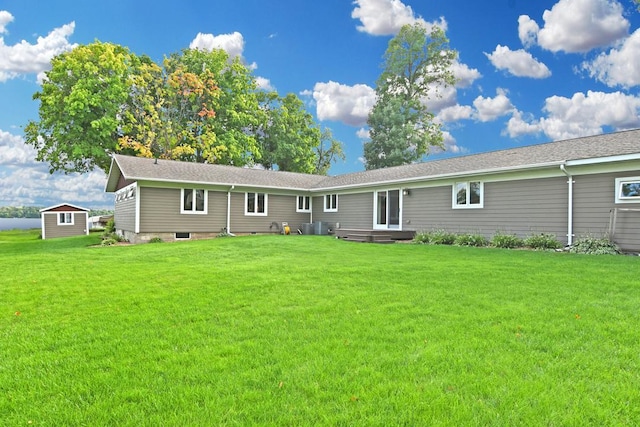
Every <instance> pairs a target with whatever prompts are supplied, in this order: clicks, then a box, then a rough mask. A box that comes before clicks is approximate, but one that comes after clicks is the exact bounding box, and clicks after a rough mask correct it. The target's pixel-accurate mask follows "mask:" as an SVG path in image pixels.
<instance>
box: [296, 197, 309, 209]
mask: <svg viewBox="0 0 640 427" xmlns="http://www.w3.org/2000/svg"><path fill="white" fill-rule="evenodd" d="M296 212H311V197H310V196H298V197H297V200H296Z"/></svg>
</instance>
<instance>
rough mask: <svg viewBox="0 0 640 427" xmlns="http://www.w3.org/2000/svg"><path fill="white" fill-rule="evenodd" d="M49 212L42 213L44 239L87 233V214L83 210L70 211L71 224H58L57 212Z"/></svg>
mask: <svg viewBox="0 0 640 427" xmlns="http://www.w3.org/2000/svg"><path fill="white" fill-rule="evenodd" d="M60 213H62V212H51V213H45V214H43V215H42V221H43V223H44V232H45V239H53V238H56V237H71V236H82V235H84V234H87V215H86V213H84V212H72V215H73V225H58V214H60Z"/></svg>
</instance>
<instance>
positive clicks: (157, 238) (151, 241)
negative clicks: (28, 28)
mask: <svg viewBox="0 0 640 427" xmlns="http://www.w3.org/2000/svg"><path fill="white" fill-rule="evenodd" d="M162 242H163V240H162V238H160V237H158V236H155V237H152V238H151V239H149V243H162Z"/></svg>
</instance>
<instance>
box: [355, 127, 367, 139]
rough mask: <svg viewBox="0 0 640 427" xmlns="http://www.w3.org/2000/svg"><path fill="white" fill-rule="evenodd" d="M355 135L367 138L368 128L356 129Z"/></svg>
mask: <svg viewBox="0 0 640 427" xmlns="http://www.w3.org/2000/svg"><path fill="white" fill-rule="evenodd" d="M356 136H357V137H358V138H360V139H369V129H367V128H360V129H358V131H357V132H356Z"/></svg>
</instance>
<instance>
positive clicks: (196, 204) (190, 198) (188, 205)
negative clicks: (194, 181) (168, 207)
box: [180, 188, 207, 214]
mask: <svg viewBox="0 0 640 427" xmlns="http://www.w3.org/2000/svg"><path fill="white" fill-rule="evenodd" d="M181 195H182V204H181V206H180V213H189V214H206V213H207V191H206V190H199V189H196V188H183V189H182V192H181Z"/></svg>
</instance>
